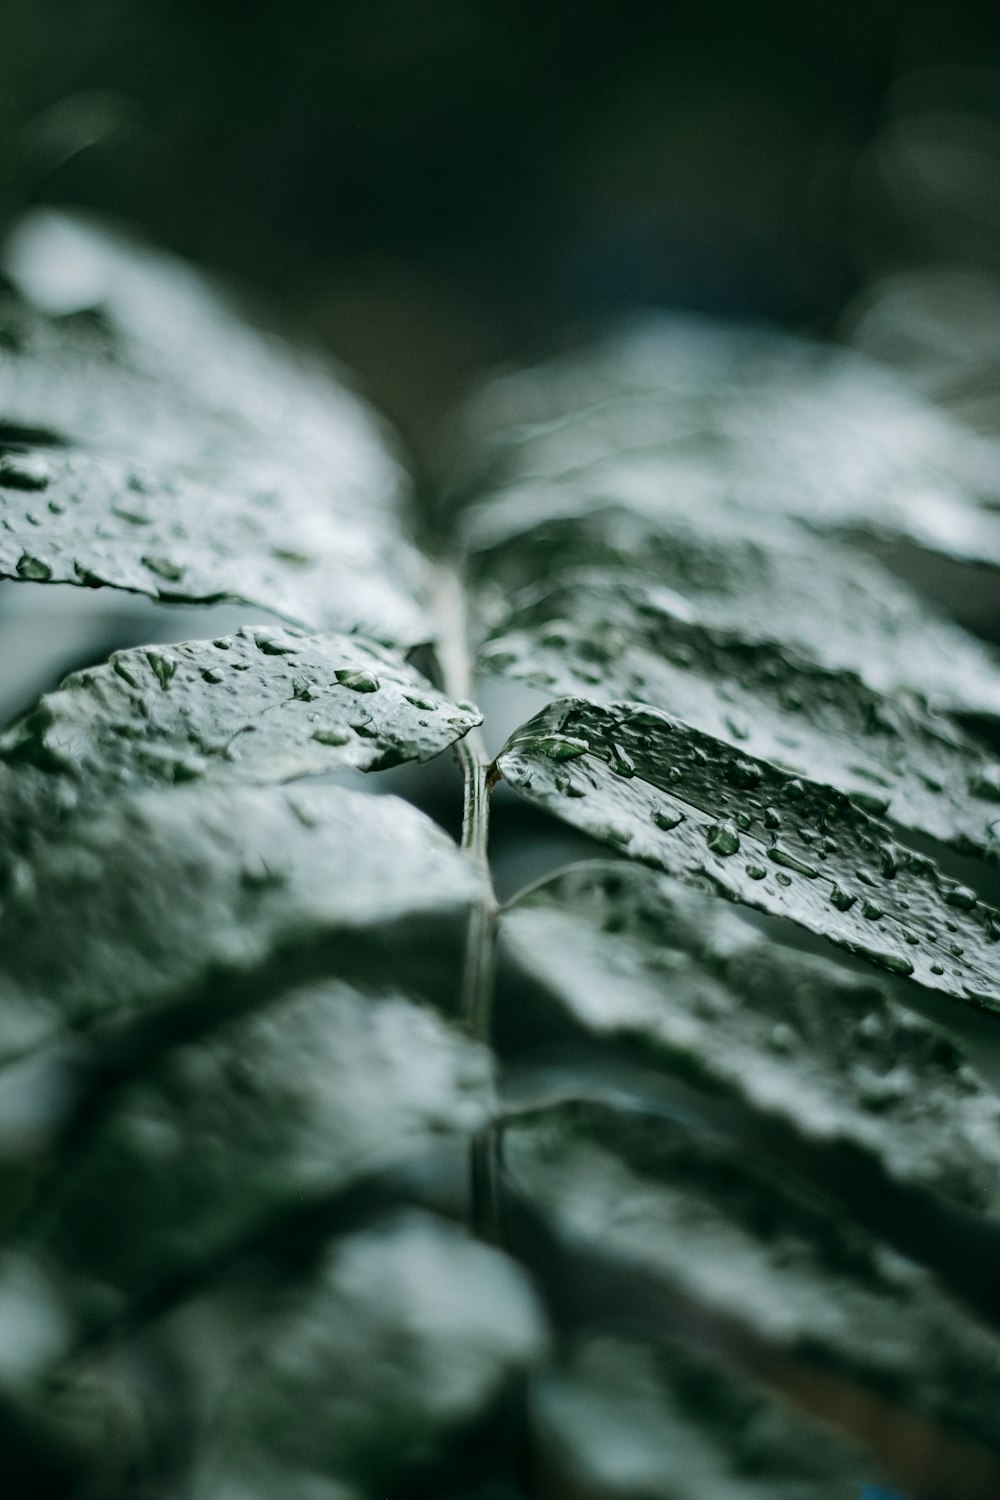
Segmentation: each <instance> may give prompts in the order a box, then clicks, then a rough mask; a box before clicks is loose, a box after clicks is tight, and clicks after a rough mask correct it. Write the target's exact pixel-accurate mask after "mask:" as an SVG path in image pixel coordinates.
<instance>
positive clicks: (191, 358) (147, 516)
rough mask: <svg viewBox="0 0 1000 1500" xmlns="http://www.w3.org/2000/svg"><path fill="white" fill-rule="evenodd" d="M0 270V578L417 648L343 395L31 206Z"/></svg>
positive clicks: (418, 623) (384, 471) (116, 250)
mask: <svg viewBox="0 0 1000 1500" xmlns="http://www.w3.org/2000/svg"><path fill="white" fill-rule="evenodd" d="M8 259H9V260H10V262H11V265H12V269H13V271H14V273H15V275H16V276H18V279H19V280H20V282H21V284H22V286H23V287H24V288H25V290H26V292H27V293H28V294H29V296H30V298H31V299H32V302H33V305H25V304H14V305H12V306H10V307H8V308H7V311H6V314H5V319H6V323H7V325H8V335H7V338H6V346H7V347H6V350H5V353H4V357H3V360H2V361H0V574H2V575H4V576H7V577H12V578H15V577H20V578H25V579H29V580H34V581H39V582H54V583H78V584H79V583H82V584H85V585H95V584H102V583H103V584H111V585H113V586H115V587H117V588H124V589H131V590H133V591H137V592H139V593H143V594H149V595H151V596H152V597H154V598H162V599H168V600H185V601H189V602H210V601H213V600H219V599H235V600H241V601H245V602H248V603H251V604H254V605H257V606H258V607H261V608H264V609H267V610H270V611H273V612H274V613H275V614H277V615H280V616H282V617H283V618H286V619H288V620H291V621H293V622H296V623H299V624H302V625H307V626H310V627H312V628H315V629H343V630H361V631H363V632H366V633H367V634H369V635H372V636H374V637H375V638H376V639H378V640H383V641H386V642H390V643H402V644H413V643H415V642H418V641H423V640H427V639H429V638H430V633H431V632H430V626H429V623H428V620H427V617H426V615H425V614H424V611H423V606H422V603H421V593H422V588H423V574H424V568H423V564H422V562H421V560H420V559H419V556H418V554H417V552H416V550H415V548H414V547H413V546H412V544H411V543H410V542H409V541H408V540H407V525H406V516H405V503H406V495H407V491H406V486H405V483H404V481H403V479H402V477H401V472H400V470H399V468H398V466H397V464H396V463H395V461H394V460H393V458H392V457H391V455H390V454H389V452H388V449H387V447H386V445H385V443H384V441H383V439H382V436H381V434H380V433H379V430H378V428H377V426H376V424H375V423H374V421H373V419H372V418H371V417H370V416H369V414H368V413H367V411H366V410H365V409H364V407H363V406H362V404H361V403H360V402H359V401H357V400H356V399H355V398H354V397H353V396H350V395H349V394H348V393H346V392H345V391H344V389H343V388H342V387H341V386H339V385H338V384H337V383H336V382H335V381H334V380H333V379H331V378H330V376H329V375H328V374H327V373H326V372H324V371H322V370H321V369H320V368H318V367H317V366H309V365H307V364H305V363H304V362H302V361H301V360H297V359H296V358H294V357H293V356H292V355H291V354H289V353H288V352H287V351H285V350H283V349H282V348H281V347H280V345H279V344H278V343H277V342H276V341H274V340H270V339H268V338H265V337H264V336H263V335H259V334H256V333H254V332H253V331H251V330H250V329H249V328H248V327H246V326H245V325H243V324H242V323H241V322H240V321H239V320H238V319H237V318H236V317H235V315H234V314H232V313H231V312H230V311H229V310H228V309H227V308H226V307H225V305H224V304H223V303H222V302H221V300H220V299H218V298H216V297H215V296H214V295H213V294H212V293H211V292H210V291H209V290H208V289H207V288H206V286H205V285H204V284H202V283H201V282H199V281H198V280H197V278H195V277H194V276H193V275H192V274H191V273H190V272H188V271H186V270H184V269H183V268H181V267H179V266H178V265H177V264H175V263H174V262H172V261H170V260H168V259H167V258H165V257H159V256H156V255H153V254H150V253H147V252H142V251H140V250H137V249H134V248H132V247H130V246H128V245H127V244H126V243H125V242H124V241H120V240H117V239H115V238H114V237H113V236H110V235H108V234H106V233H102V232H99V231H96V230H89V229H87V228H85V227H84V226H83V225H81V224H78V223H75V222H73V221H71V220H66V219H62V218H59V217H53V216H49V215H40V216H38V217H37V218H35V219H34V220H30V221H28V223H27V224H26V225H25V226H23V227H22V229H21V231H20V233H19V235H18V236H17V238H16V239H15V241H14V246H13V249H12V251H11V252H10V253H9V256H8ZM67 307H68V309H69V311H63V309H64V308H67Z"/></svg>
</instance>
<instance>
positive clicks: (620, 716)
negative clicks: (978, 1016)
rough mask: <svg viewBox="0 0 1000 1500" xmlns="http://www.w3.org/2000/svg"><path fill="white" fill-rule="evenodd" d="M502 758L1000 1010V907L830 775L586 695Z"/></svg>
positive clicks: (749, 892) (650, 840) (573, 819)
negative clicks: (919, 850) (894, 831)
mask: <svg viewBox="0 0 1000 1500" xmlns="http://www.w3.org/2000/svg"><path fill="white" fill-rule="evenodd" d="M497 768H498V770H499V772H500V773H501V774H502V775H503V776H504V778H505V779H506V780H507V781H508V782H509V784H510V785H511V786H512V787H513V788H514V789H515V791H517V792H519V793H520V794H521V795H522V796H524V797H526V798H527V799H528V800H529V801H531V802H534V803H536V804H538V805H540V806H542V807H545V808H546V809H547V810H549V811H551V812H553V813H555V814H556V815H557V816H558V817H560V818H562V819H564V820H565V821H566V822H569V823H572V824H573V825H574V826H575V827H577V828H582V829H583V830H584V831H585V832H587V833H590V834H592V835H593V836H594V837H595V838H599V839H601V840H603V841H604V842H606V843H610V844H613V845H615V846H616V847H618V848H619V849H622V850H625V851H627V852H628V854H629V855H631V856H632V857H634V858H636V859H641V860H645V861H646V862H647V863H650V864H654V865H656V866H658V867H659V868H660V869H662V870H664V871H666V872H667V873H668V874H675V875H679V876H681V877H682V878H683V879H685V880H689V881H695V882H696V883H698V884H701V885H703V886H705V887H708V888H710V889H713V890H716V891H719V892H720V893H721V894H723V895H725V896H727V897H728V898H729V899H730V900H734V901H739V902H743V903H745V904H746V905H748V906H753V907H756V908H757V909H758V910H760V911H765V912H769V913H771V914H772V915H774V916H783V917H789V918H790V919H791V920H792V921H794V922H796V923H798V924H799V925H800V926H802V927H805V928H808V930H809V931H811V932H815V933H817V934H819V935H820V936H821V937H825V938H828V939H829V940H830V941H831V942H832V943H836V944H837V945H838V946H840V947H843V948H847V949H848V950H849V951H850V952H852V953H856V954H858V955H860V956H861V957H864V958H867V959H869V960H871V961H872V962H873V963H876V964H879V965H881V966H882V967H884V968H887V969H890V970H892V971H893V972H894V973H897V974H905V975H912V976H913V977H914V978H915V979H916V980H917V981H918V982H919V983H921V984H924V985H926V986H928V987H929V988H931V989H939V990H944V991H945V992H946V993H948V994H951V995H955V996H958V997H960V998H962V999H966V1000H971V1001H972V1002H973V1003H975V1004H977V1005H981V1006H984V1007H986V1008H987V1009H992V1010H1000V915H998V914H997V913H996V912H994V911H993V910H992V909H991V908H989V907H986V906H984V905H983V904H982V903H981V902H979V901H977V899H976V896H975V893H974V892H973V891H972V890H970V889H969V888H968V887H967V886H964V885H960V884H959V883H957V882H955V881H952V880H949V879H947V878H946V877H945V876H943V875H941V874H940V872H939V871H938V870H937V868H936V867H935V866H934V864H933V863H932V861H931V860H929V859H927V858H926V857H925V856H923V855H918V854H915V853H913V852H912V851H910V850H908V849H905V848H903V847H901V846H900V845H898V844H895V843H894V842H893V841H892V839H891V837H890V835H889V831H888V830H887V829H886V828H885V827H884V825H882V824H880V823H878V822H876V821H875V819H874V818H871V817H869V816H868V815H867V814H866V813H863V812H862V811H860V809H859V808H857V807H856V806H854V805H853V803H851V802H850V801H849V799H848V798H847V797H845V796H844V795H843V794H842V793H840V792H837V791H835V790H834V789H833V788H831V787H828V786H824V785H822V784H821V783H817V782H812V781H807V780H805V779H804V778H803V779H800V778H798V777H793V776H790V775H789V774H788V773H787V772H784V771H781V770H779V769H778V768H777V767H775V766H773V765H770V764H768V763H767V762H766V761H755V760H751V759H750V758H749V757H748V756H746V755H744V754H742V753H741V752H740V751H739V750H738V749H734V748H733V747H732V746H731V745H728V744H726V743H724V742H722V741H719V740H715V739H712V738H711V737H710V736H708V735H705V734H701V733H699V732H698V731H697V730H695V729H691V728H690V727H689V726H687V725H685V724H683V723H681V722H679V721H677V720H674V719H671V718H670V717H668V716H667V715H666V714H663V713H660V712H659V711H658V710H655V709H650V708H646V707H645V706H643V705H637V704H628V703H623V704H612V705H608V706H607V707H603V706H598V705H594V704H589V703H585V702H582V701H581V700H579V699H564V700H561V701H558V702H556V703H554V704H552V705H551V707H549V708H546V709H543V710H542V711H541V713H539V714H536V715H535V717H534V718H533V719H531V720H529V722H528V723H527V724H525V725H522V727H521V728H520V729H518V730H517V731H515V733H514V734H513V735H512V737H511V739H510V740H509V741H508V742H507V745H506V746H505V747H504V749H503V750H502V751H501V753H500V755H499V756H498V757H497Z"/></svg>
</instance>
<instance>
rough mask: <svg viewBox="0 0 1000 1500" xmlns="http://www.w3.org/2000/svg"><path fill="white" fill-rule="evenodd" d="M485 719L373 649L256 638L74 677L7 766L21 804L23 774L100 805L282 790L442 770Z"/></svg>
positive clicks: (296, 636)
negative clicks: (161, 792)
mask: <svg viewBox="0 0 1000 1500" xmlns="http://www.w3.org/2000/svg"><path fill="white" fill-rule="evenodd" d="M480 720H481V715H480V714H479V713H478V712H477V711H476V710H475V708H474V707H473V706H472V705H471V704H463V705H461V706H456V705H455V704H453V703H450V702H449V701H448V699H447V698H445V697H444V696H443V695H442V694H441V693H438V692H437V691H436V690H435V689H434V688H433V687H432V686H431V684H430V683H429V682H428V681H427V680H426V678H424V677H423V676H422V675H421V674H420V673H419V672H417V671H416V670H415V669H414V668H413V667H411V666H409V665H408V664H407V663H406V662H405V661H404V660H403V659H402V658H401V657H400V656H398V655H396V654H395V653H393V652H391V651H388V650H386V649H385V648H384V647H381V646H378V645H376V644H375V643H374V642H372V641H365V640H363V639H362V638H361V637H359V636H343V635H316V636H314V635H309V634H307V633H306V632H304V631H300V630H295V629H280V628H276V627H271V626H268V627H258V628H249V627H244V628H242V629H240V630H238V631H236V632H235V634H233V635H228V636H221V637H219V638H218V639H216V640H214V641H186V642H183V643H181V644H180V645H172V646H169V647H137V648H134V649H130V650H127V651H117V652H115V654H114V655H113V656H112V657H111V659H110V660H109V661H108V662H107V663H105V664H104V665H102V666H99V667H91V668H88V669H87V670H86V671H83V672H76V673H74V674H73V675H72V676H71V677H68V678H66V680H65V681H64V682H63V683H62V685H61V686H60V688H59V690H58V692H55V693H48V694H46V696H45V697H44V698H42V699H41V701H40V702H39V704H38V705H37V707H36V708H34V709H33V710H31V712H30V713H28V714H27V715H26V716H25V717H24V718H23V719H22V720H21V721H20V722H19V723H17V724H15V725H14V726H12V728H11V729H9V730H7V731H6V733H5V734H4V735H2V736H0V761H3V762H4V763H6V765H7V766H8V767H10V768H11V769H12V770H13V771H14V772H15V776H14V777H13V778H9V780H10V782H11V784H10V788H9V792H8V793H7V799H6V800H8V802H9V801H13V800H14V799H15V798H16V795H17V788H16V772H17V771H19V770H21V769H22V768H23V769H24V771H25V772H26V773H27V772H30V771H42V772H46V773H48V778H49V780H50V781H54V780H55V779H56V778H58V777H66V778H67V779H68V780H69V781H70V782H71V783H72V784H73V786H74V787H75V788H76V789H77V790H78V792H79V793H80V794H81V795H83V796H90V797H93V796H95V795H98V794H101V793H104V794H106V793H107V792H108V791H110V790H113V789H115V788H120V787H122V786H131V785H142V784H143V783H146V782H149V783H156V782H168V783H169V782H174V781H191V780H197V779H200V778H202V777H206V776H207V777H210V778H213V779H218V780H222V781H229V782H268V781H275V782H280V781H291V780H293V779H295V778H296V777H301V776H309V775H315V774H317V773H320V772H324V771H332V770H339V769H343V768H345V767H353V768H355V769H357V770H365V771H369V770H381V769H383V768H385V767H387V766H393V765H398V764H400V762H402V761H407V760H428V759H430V758H431V757H432V756H434V755H437V754H439V753H440V752H441V751H442V750H443V749H445V748H446V746H448V745H450V744H452V743H453V742H454V741H455V740H456V739H459V738H460V737H461V736H462V735H463V734H466V733H467V732H468V731H469V729H471V728H472V727H473V725H475V724H478V723H479V722H480ZM44 781H45V778H39V781H38V784H39V785H44ZM32 784H35V783H32ZM0 815H2V814H0ZM29 815H32V814H31V812H30V810H29ZM33 815H34V816H37V813H34V814H33Z"/></svg>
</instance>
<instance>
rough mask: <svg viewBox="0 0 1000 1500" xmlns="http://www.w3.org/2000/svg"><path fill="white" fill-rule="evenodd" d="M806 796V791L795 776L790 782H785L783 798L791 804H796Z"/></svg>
mask: <svg viewBox="0 0 1000 1500" xmlns="http://www.w3.org/2000/svg"><path fill="white" fill-rule="evenodd" d="M805 794H806V789H805V787H804V786H803V785H802V782H801V781H800V780H799V779H798V777H797V776H796V777H795V778H794V779H793V780H792V781H786V782H785V796H786V797H787V798H788V799H789V801H792V802H798V801H800V800H801V798H803V797H804V796H805Z"/></svg>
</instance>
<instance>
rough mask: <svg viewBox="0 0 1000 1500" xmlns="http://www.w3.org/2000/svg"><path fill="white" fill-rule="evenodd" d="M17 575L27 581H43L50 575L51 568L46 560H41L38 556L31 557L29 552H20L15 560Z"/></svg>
mask: <svg viewBox="0 0 1000 1500" xmlns="http://www.w3.org/2000/svg"><path fill="white" fill-rule="evenodd" d="M17 576H18V578H24V579H27V581H28V582H29V583H45V582H47V580H48V579H50V578H51V577H52V569H51V568H50V567H49V565H48V563H47V562H42V559H41V558H40V557H32V555H31V553H30V552H22V553H21V556H20V557H19V558H18V560H17Z"/></svg>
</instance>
